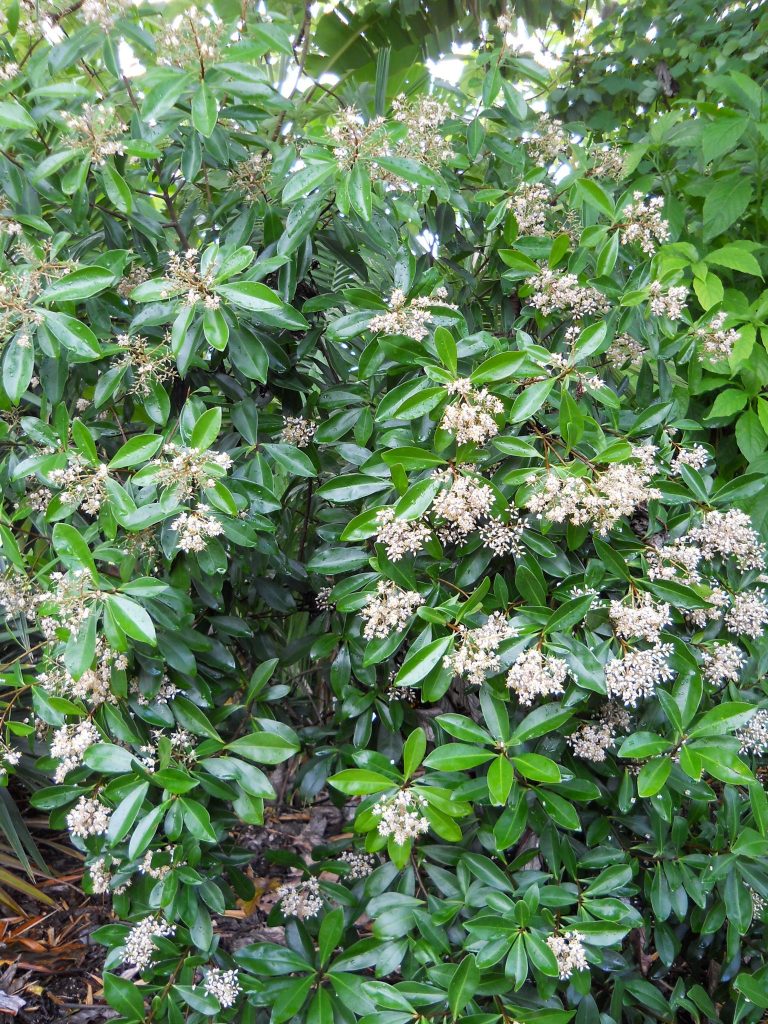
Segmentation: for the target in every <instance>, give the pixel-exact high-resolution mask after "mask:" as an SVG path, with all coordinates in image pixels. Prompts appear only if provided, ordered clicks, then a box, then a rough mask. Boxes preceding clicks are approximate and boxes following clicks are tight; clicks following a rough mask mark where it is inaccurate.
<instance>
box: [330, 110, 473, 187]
mask: <svg viewBox="0 0 768 1024" xmlns="http://www.w3.org/2000/svg"><path fill="white" fill-rule="evenodd" d="M392 110H393V118H394V121H395V122H396V123H397V124H399V125H403V126H405V132H403V131H402V128H400V129H398V131H397V132H395V133H394V134H393V135H390V133H389V132H388V131H387V126H386V122H385V121H384V118H382V117H374V118H371V119H370V120H369V121H365V120H364V119H363V117H362V115H361V113H360V111H359V110H358V108H357V107H354V106H351V107H345V108H344V109H343V110H340V111H339V112H338V113H337V114H336V120H335V123H334V124H333V125H332V126H331V127H330V128H329V130H328V135H329V138H330V139H331V141H332V143H333V155H334V157H335V158H336V162H337V163H338V165H339V167H340V168H341V169H342V170H344V171H350V170H351V169H352V168H353V167H354V165H355V164H356V163H357V162H358V161H360V160H362V161H364V162H365V163H367V164H368V167H369V173H370V176H371V178H372V179H373V180H374V181H383V182H386V183H387V184H389V185H391V186H393V187H394V188H398V189H403V190H405V191H411V190H412V189H413V187H414V186H413V183H412V182H408V181H406V180H405V179H404V178H401V177H400V175H398V174H397V173H396V172H394V171H391V170H389V169H388V168H384V167H382V166H381V164H380V163H379V162H378V161H379V159H380V158H381V157H390V156H394V157H399V158H405V159H406V160H417V161H418V162H419V163H423V164H426V165H427V166H429V167H433V168H437V167H439V166H440V165H441V164H442V163H444V162H445V161H447V160H450V159H451V158H452V157H453V150H452V148H451V146H450V144H449V143H448V142H447V140H446V139H445V137H444V136H443V135H442V134H441V133H440V125H441V124H442V123H443V121H445V119H446V117H447V116H448V114H449V113H450V108H449V107H448V105H447V104H446V103H443V102H441V101H440V100H436V99H435V98H434V97H432V96H421V97H419V98H418V99H416V100H414V101H410V100H408V99H407V97H406V96H405V95H403V94H401V95H399V96H397V97H395V99H394V100H393V103H392Z"/></svg>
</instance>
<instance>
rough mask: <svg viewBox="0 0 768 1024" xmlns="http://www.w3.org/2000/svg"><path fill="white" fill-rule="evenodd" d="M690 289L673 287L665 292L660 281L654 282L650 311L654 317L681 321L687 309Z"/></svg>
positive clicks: (650, 290)
mask: <svg viewBox="0 0 768 1024" xmlns="http://www.w3.org/2000/svg"><path fill="white" fill-rule="evenodd" d="M687 298H688V289H687V288H684V287H682V285H681V286H673V287H671V288H668V289H667V290H666V291H665V290H664V286H663V285H662V284H661V283H660V282H659V281H652V282H651V285H650V287H649V309H650V311H651V313H652V314H653V315H654V316H666V317H669V319H670V320H679V319H680V318H681V317H682V315H683V311H684V309H685V303H686V300H687Z"/></svg>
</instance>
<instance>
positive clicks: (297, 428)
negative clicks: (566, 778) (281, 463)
mask: <svg viewBox="0 0 768 1024" xmlns="http://www.w3.org/2000/svg"><path fill="white" fill-rule="evenodd" d="M316 430H317V423H316V422H315V421H314V420H308V419H305V418H304V417H303V416H284V417H283V429H282V430H281V431H280V440H281V441H282V442H283V444H292V445H295V446H296V447H297V448H306V447H307V445H309V444H310V443H311V441H312V438H313V437H314V436H315V431H316Z"/></svg>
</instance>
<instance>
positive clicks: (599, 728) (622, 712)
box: [568, 701, 630, 763]
mask: <svg viewBox="0 0 768 1024" xmlns="http://www.w3.org/2000/svg"><path fill="white" fill-rule="evenodd" d="M629 723H630V716H629V712H628V711H627V709H626V708H625V707H623V706H622V705H621V704H615V703H613V702H612V701H609V702H608V703H607V704H605V705H603V708H602V710H601V712H600V716H599V718H598V719H597V720H596V721H594V722H585V723H584V724H583V725H581V726H580V727H579V728H578V729H577V730H576V732H574V733H572V734H571V735H570V736H569V737H568V744H569V746H570V748H571V750H572V751H573V754H574V757H580V758H582V759H583V760H585V761H594V762H596V763H600V762H602V761H605V759H606V757H607V756H608V751H609V750H610V748H611V747H612V746H613V745H614V743H615V742H616V737H617V736H618V735H619V734H620V733H623V732H626V730H627V729H628V728H629Z"/></svg>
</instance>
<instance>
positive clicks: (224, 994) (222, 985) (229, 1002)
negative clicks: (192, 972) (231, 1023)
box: [203, 967, 243, 1010]
mask: <svg viewBox="0 0 768 1024" xmlns="http://www.w3.org/2000/svg"><path fill="white" fill-rule="evenodd" d="M203 988H204V989H205V993H206V995H209V996H213V998H214V999H218V1001H219V1005H220V1006H221V1007H223V1008H224V1009H225V1010H226V1009H228V1008H229V1007H230V1006H234V1005H235V1003H236V1002H237V997H238V996H239V995H240V993H241V992H242V991H243V990H242V988H241V987H240V976H239V974H238V973H237V971H222V970H221V968H220V967H209V968H208V970H207V972H206V974H205V977H204V978H203Z"/></svg>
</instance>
